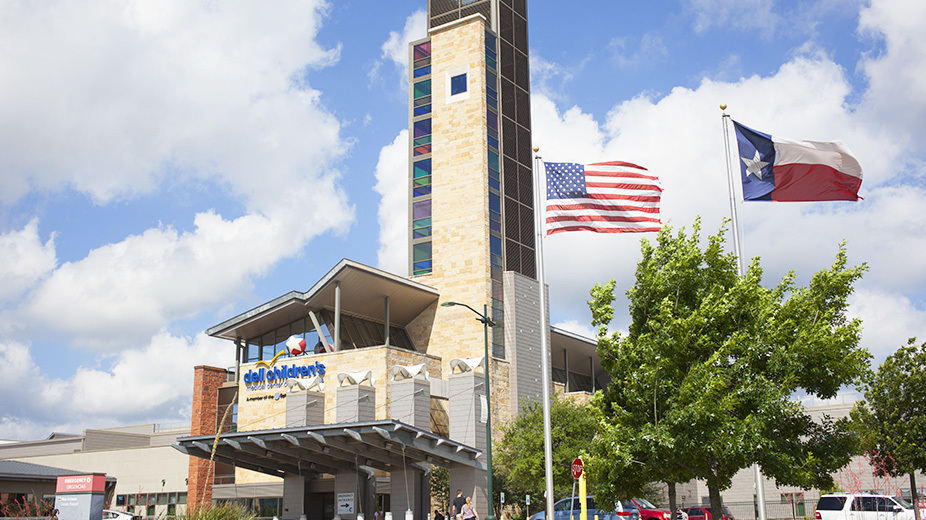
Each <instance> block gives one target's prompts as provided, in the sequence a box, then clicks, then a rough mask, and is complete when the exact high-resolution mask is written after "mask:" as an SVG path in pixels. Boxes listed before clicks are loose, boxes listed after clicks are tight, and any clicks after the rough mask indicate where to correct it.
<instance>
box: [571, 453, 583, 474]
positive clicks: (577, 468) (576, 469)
mask: <svg viewBox="0 0 926 520" xmlns="http://www.w3.org/2000/svg"><path fill="white" fill-rule="evenodd" d="M581 476H582V459H580V458H576V460H574V461H572V478H579V477H581Z"/></svg>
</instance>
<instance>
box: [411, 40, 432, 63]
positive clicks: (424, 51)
mask: <svg viewBox="0 0 926 520" xmlns="http://www.w3.org/2000/svg"><path fill="white" fill-rule="evenodd" d="M430 55H431V42H424V43H419V44H418V45H415V51H414V59H415V61H418V60H420V59H422V58H427V57H429V56H430Z"/></svg>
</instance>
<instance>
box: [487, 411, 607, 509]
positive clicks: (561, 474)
mask: <svg viewBox="0 0 926 520" xmlns="http://www.w3.org/2000/svg"><path fill="white" fill-rule="evenodd" d="M550 421H551V440H552V448H553V461H552V464H553V489H554V495H555V497H557V498H560V497H564V496H569V494H570V493H571V492H572V483H573V478H572V473H571V469H570V468H571V467H572V461H573V460H575V458H576V457H578V456H579V455H581V454H583V453H585V452H587V451H588V447H589V444H590V443H591V440H592V438H593V437H594V436H595V429H596V423H595V417H594V414H593V413H592V411H591V409H590V407H589V406H588V405H584V404H577V403H575V402H574V401H572V400H571V399H568V398H562V397H559V396H558V395H556V394H554V395H552V396H551V398H550ZM502 430H503V434H504V436H503V438H502V439H501V441H500V442H498V443H497V444H496V446H497V451H496V452H495V453H494V454H493V455H494V466H495V472H494V473H493V477H494V478H495V479H496V480H495V482H496V483H497V486H499V490H500V491H504V492H505V497H506V502H505V504H506V505H512V504H518V505H520V506H521V507H523V506H524V495H530V496H531V498H532V502H531V504H532V506H531V509H532V510H539V509H541V508H543V507H544V506H543V503H544V499H543V496H544V490H545V489H546V477H545V469H544V448H543V405H542V404H541V403H540V402H537V401H531V402H528V403H526V404H525V405H524V406H523V407H522V409H521V412H520V413H519V414H518V415H517V416H516V417H515V418H514V420H512V421H511V422H510V423H508V424H507V425H505V426H504V427H503V428H502ZM592 492H593V488H592V487H591V486H590V487H589V493H592Z"/></svg>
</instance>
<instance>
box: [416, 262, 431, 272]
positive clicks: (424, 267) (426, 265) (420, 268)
mask: <svg viewBox="0 0 926 520" xmlns="http://www.w3.org/2000/svg"><path fill="white" fill-rule="evenodd" d="M430 272H431V261H430V260H428V261H427V262H415V263H414V264H412V274H428V273H430Z"/></svg>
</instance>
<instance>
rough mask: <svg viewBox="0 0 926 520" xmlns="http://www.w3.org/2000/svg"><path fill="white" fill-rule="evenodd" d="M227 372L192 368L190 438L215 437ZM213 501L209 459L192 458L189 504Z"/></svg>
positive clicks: (204, 366) (188, 487)
mask: <svg viewBox="0 0 926 520" xmlns="http://www.w3.org/2000/svg"><path fill="white" fill-rule="evenodd" d="M225 378H226V371H225V369H222V368H217V367H210V366H206V365H200V366H197V367H193V420H192V422H191V424H190V435H191V436H196V435H214V434H215V432H216V427H217V424H218V420H219V418H218V417H217V414H218V407H219V387H221V386H222V383H224V382H225ZM211 502H212V473H211V471H210V463H209V461H208V460H206V459H202V458H199V457H190V472H189V478H188V480H187V503H188V504H190V505H191V506H193V505H196V504H209V503H211Z"/></svg>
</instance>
